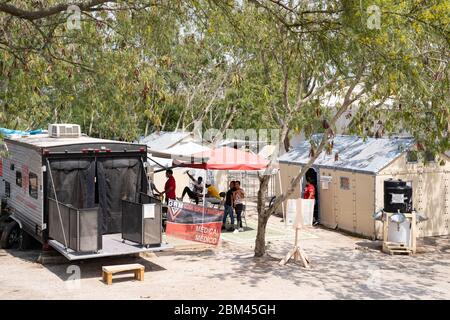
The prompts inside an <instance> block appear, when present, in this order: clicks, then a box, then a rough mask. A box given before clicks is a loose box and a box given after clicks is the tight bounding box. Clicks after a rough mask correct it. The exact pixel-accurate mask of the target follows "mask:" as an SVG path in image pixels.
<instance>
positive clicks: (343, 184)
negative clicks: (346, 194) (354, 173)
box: [341, 177, 350, 190]
mask: <svg viewBox="0 0 450 320" xmlns="http://www.w3.org/2000/svg"><path fill="white" fill-rule="evenodd" d="M341 189H344V190H350V179H349V178H347V177H341Z"/></svg>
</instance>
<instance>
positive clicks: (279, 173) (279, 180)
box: [278, 169, 287, 226]
mask: <svg viewBox="0 0 450 320" xmlns="http://www.w3.org/2000/svg"><path fill="white" fill-rule="evenodd" d="M278 183H279V184H280V195H282V194H283V184H282V183H281V170H280V169H278ZM281 211H283V221H284V225H285V226H287V225H286V212H285V210H284V201H283V202H281Z"/></svg>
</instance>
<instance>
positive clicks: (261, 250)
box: [255, 209, 270, 257]
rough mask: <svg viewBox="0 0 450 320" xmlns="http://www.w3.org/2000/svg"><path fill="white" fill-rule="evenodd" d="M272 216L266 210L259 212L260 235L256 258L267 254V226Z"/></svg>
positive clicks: (257, 235)
mask: <svg viewBox="0 0 450 320" xmlns="http://www.w3.org/2000/svg"><path fill="white" fill-rule="evenodd" d="M269 217H270V215H267V214H266V212H265V210H264V209H263V212H258V233H257V234H256V242H255V257H262V256H264V255H265V254H266V226H267V221H269Z"/></svg>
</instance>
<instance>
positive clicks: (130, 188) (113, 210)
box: [97, 158, 146, 234]
mask: <svg viewBox="0 0 450 320" xmlns="http://www.w3.org/2000/svg"><path fill="white" fill-rule="evenodd" d="M97 178H98V181H97V182H98V200H99V206H100V212H101V215H102V222H103V223H102V231H103V234H109V233H119V232H121V231H122V200H127V201H133V202H137V200H138V199H137V196H138V194H139V192H146V184H145V180H144V179H145V173H144V166H143V163H142V160H141V159H140V158H112V159H111V158H108V159H106V158H105V159H102V158H98V159H97Z"/></svg>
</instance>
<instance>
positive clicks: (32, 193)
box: [29, 172, 38, 199]
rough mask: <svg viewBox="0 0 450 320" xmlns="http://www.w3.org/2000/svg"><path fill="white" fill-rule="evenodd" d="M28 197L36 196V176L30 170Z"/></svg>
mask: <svg viewBox="0 0 450 320" xmlns="http://www.w3.org/2000/svg"><path fill="white" fill-rule="evenodd" d="M29 177H30V187H29V192H30V197H32V198H35V199H37V198H38V176H37V175H36V174H34V173H32V172H30V176H29Z"/></svg>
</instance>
